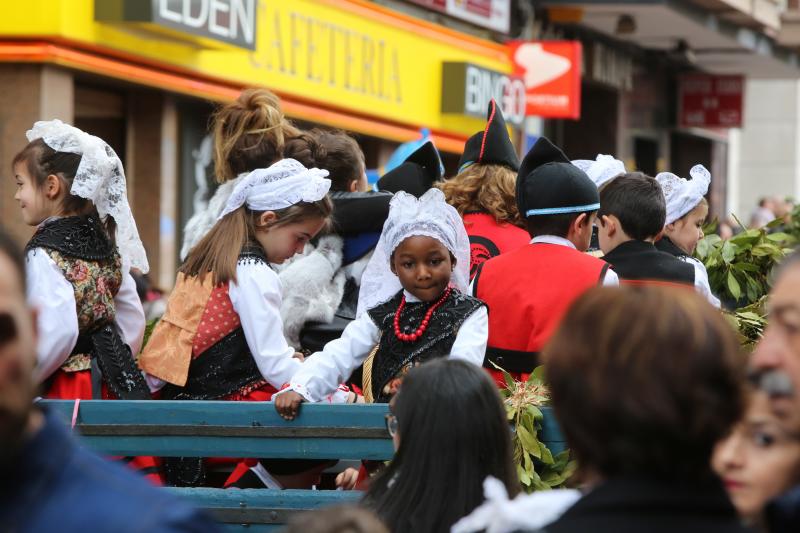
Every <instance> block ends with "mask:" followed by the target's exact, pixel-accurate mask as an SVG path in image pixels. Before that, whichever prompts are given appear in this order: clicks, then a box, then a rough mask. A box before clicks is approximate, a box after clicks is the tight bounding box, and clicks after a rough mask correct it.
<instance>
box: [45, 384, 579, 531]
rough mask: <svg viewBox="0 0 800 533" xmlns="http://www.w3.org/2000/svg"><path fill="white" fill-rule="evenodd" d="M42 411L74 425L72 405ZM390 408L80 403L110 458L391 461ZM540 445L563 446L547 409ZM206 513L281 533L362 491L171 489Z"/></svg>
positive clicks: (81, 426)
mask: <svg viewBox="0 0 800 533" xmlns="http://www.w3.org/2000/svg"><path fill="white" fill-rule="evenodd" d="M40 403H41V405H44V406H46V408H48V409H50V410H51V411H54V412H57V413H59V414H60V415H61V416H62V417H63V419H64V420H65V421H66V422H67V423H69V422H70V420H71V418H72V413H73V408H74V405H75V404H74V402H73V401H71V400H44V401H42V402H40ZM387 412H388V410H387V406H386V405H385V404H373V405H328V404H305V405H303V407H302V409H301V410H300V414H299V416H298V417H297V418H296V419H295V420H294V421H291V422H287V421H285V420H283V419H282V418H281V417H280V416H278V414H277V413H276V412H275V408H274V406H273V405H272V403H271V402H264V403H256V402H211V401H208V402H197V401H127V400H114V401H103V400H85V401H81V403H80V408H79V411H78V416H77V420H76V430H77V431H78V432H79V433H80V434H81V435H82V437H81V438H82V440H83V441H84V442H85V443H86V445H87V446H89V447H91V448H92V449H94V450H96V451H97V452H100V453H102V454H106V455H122V456H132V455H154V456H160V457H263V458H282V459H350V460H359V459H372V460H388V459H391V458H392V456H393V453H394V450H393V446H392V440H391V438H390V437H389V434H388V432H387V431H386V425H385V415H386V413H387ZM544 413H545V423H544V429H543V432H542V440H543V441H545V442H546V443H547V444H548V446H549V447H550V449H551V450H552V451H553V452H554V453H557V452H559V451H561V450H562V449H564V446H565V443H564V442H563V439H562V437H561V434H560V432H559V431H558V427H557V426H556V425H555V422H554V420H553V418H552V415H551V413H550V411H549V409H545V410H544ZM165 490H170V491H173V492H175V493H176V494H179V495H180V496H182V497H184V498H187V499H189V500H190V501H192V502H193V503H194V504H195V505H197V506H198V507H201V508H203V509H206V510H208V511H209V512H210V513H211V514H212V515H213V516H214V517H215V518H216V519H217V520H218V521H219V522H220V523H221V524H223V526H224V530H225V531H231V532H233V531H238V532H243V531H248V532H262V531H277V530H278V529H280V528H281V527H282V526H283V524H285V523H286V521H287V519H288V517H289V516H290V515H291V514H292V513H294V512H297V511H301V510H308V509H316V508H318V507H323V506H327V505H335V504H340V503H347V502H354V501H357V500H358V499H359V498H360V497H361V493H359V492H356V491H312V490H272V489H246V490H223V489H211V488H168V489H165Z"/></svg>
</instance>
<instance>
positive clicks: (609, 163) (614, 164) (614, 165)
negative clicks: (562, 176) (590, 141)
mask: <svg viewBox="0 0 800 533" xmlns="http://www.w3.org/2000/svg"><path fill="white" fill-rule="evenodd" d="M572 164H573V165H575V166H576V167H578V168H579V169H581V170H583V171H584V172H586V174H587V175H588V176H589V178H590V179H591V180H592V181H593V182H594V184H595V185H596V186H597V188H598V189H599V188H600V187H602V186H603V185H605V184H606V183H608V182H609V181H611V180H612V179H614V178H616V177H617V176H619V175H620V174H625V172H626V170H625V163H623V162H622V161H620V160H619V159H615V158H614V157H613V156H610V155H605V154H597V158H596V159H595V160H594V161H592V160H591V159H576V160H575V161H573V162H572Z"/></svg>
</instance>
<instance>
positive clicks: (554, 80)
mask: <svg viewBox="0 0 800 533" xmlns="http://www.w3.org/2000/svg"><path fill="white" fill-rule="evenodd" d="M508 46H509V52H510V54H511V61H512V62H513V63H514V73H515V74H518V75H519V76H521V77H522V79H523V80H524V81H525V91H526V101H527V105H526V107H525V113H526V114H527V115H536V116H540V117H546V118H571V119H574V120H577V119H579V118H580V117H581V55H582V53H583V48H582V47H581V43H580V41H511V42H510V43H508Z"/></svg>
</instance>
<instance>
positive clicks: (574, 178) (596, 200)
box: [517, 137, 600, 218]
mask: <svg viewBox="0 0 800 533" xmlns="http://www.w3.org/2000/svg"><path fill="white" fill-rule="evenodd" d="M517 207H518V208H519V212H520V213H521V214H522V216H523V217H526V218H527V217H531V216H541V215H560V214H564V213H583V212H586V211H596V210H597V209H599V208H600V195H599V194H598V193H597V187H596V186H595V184H594V182H593V181H592V180H591V179H590V178H589V176H587V175H586V173H585V172H584V171H583V170H581V169H579V168H578V167H576V166H575V165H573V164H572V163H570V160H569V158H568V157H567V156H566V155H565V154H564V152H563V151H561V149H560V148H558V147H557V146H555V145H554V144H553V143H551V142H550V141H549V140H548V139H547V138H546V137H539V139H538V140H537V141H536V144H534V145H533V148H531V149H530V151H529V152H528V153H527V155H525V158H524V159H523V160H522V164H521V165H520V168H519V174H518V175H517Z"/></svg>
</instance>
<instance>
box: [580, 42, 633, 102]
mask: <svg viewBox="0 0 800 533" xmlns="http://www.w3.org/2000/svg"><path fill="white" fill-rule="evenodd" d="M585 47H586V48H585V57H584V59H585V62H586V65H585V66H586V68H585V70H584V72H585V75H586V79H587V80H591V81H596V82H598V83H602V84H604V85H608V86H609V87H613V88H615V89H619V90H621V91H630V90H631V89H633V57H632V56H631V55H630V54H628V53H627V52H624V51H622V50H619V49H617V48H612V47H610V46H606V45H605V44H603V43H600V42H597V41H591V42H588V43H586V45H585Z"/></svg>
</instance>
